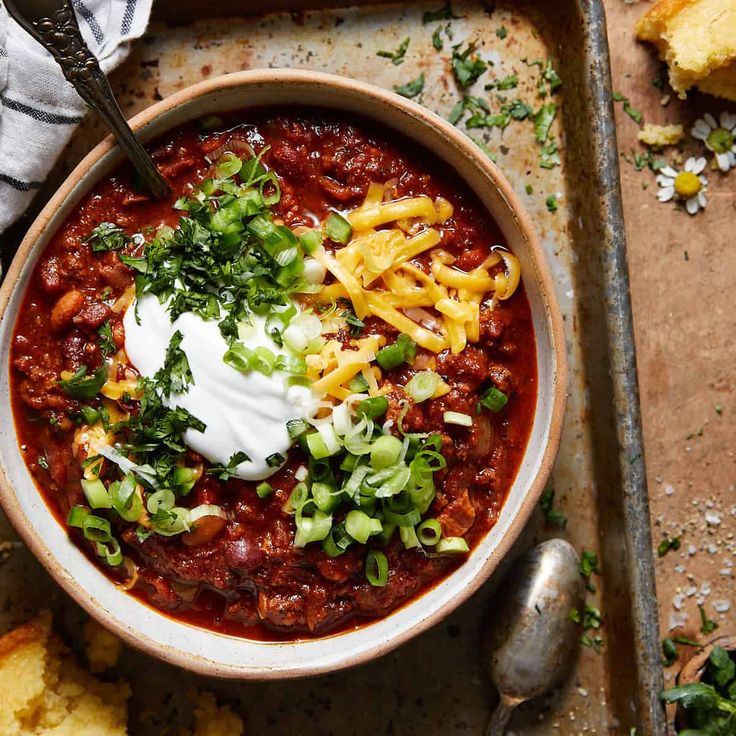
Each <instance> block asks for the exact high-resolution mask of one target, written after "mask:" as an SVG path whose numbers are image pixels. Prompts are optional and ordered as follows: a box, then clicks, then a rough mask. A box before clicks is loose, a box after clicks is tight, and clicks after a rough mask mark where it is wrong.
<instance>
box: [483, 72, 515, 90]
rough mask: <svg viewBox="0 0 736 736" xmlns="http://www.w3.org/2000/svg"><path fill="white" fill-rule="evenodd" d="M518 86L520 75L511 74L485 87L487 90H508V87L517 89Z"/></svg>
mask: <svg viewBox="0 0 736 736" xmlns="http://www.w3.org/2000/svg"><path fill="white" fill-rule="evenodd" d="M518 86H519V77H518V75H516V74H509V75H508V76H507V77H504V78H503V79H499V80H497V81H495V82H490V83H489V84H487V85H486V86H485V87H484V89H485V90H486V91H490V90H492V89H497V90H500V91H503V90H508V89H516V87H518Z"/></svg>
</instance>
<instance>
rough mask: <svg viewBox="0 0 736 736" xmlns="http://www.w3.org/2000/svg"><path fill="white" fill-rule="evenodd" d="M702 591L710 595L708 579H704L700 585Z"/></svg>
mask: <svg viewBox="0 0 736 736" xmlns="http://www.w3.org/2000/svg"><path fill="white" fill-rule="evenodd" d="M700 592H701V593H702V594H703V595H709V594H710V583H709V582H708V581H707V580H705V581H703V583H702V584H701V586H700Z"/></svg>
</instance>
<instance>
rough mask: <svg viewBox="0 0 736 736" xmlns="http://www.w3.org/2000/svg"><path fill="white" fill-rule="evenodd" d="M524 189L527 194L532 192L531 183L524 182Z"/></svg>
mask: <svg viewBox="0 0 736 736" xmlns="http://www.w3.org/2000/svg"><path fill="white" fill-rule="evenodd" d="M524 191H525V192H526V193H527V194H533V193H534V187H533V186H532V185H531V184H525V185H524Z"/></svg>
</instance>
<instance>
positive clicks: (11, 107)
mask: <svg viewBox="0 0 736 736" xmlns="http://www.w3.org/2000/svg"><path fill="white" fill-rule="evenodd" d="M72 2H73V5H74V9H75V11H76V14H77V20H78V21H79V27H80V30H81V31H82V35H83V36H84V39H85V41H86V42H87V45H88V46H89V47H90V49H91V50H92V52H93V53H94V54H95V55H96V56H97V58H98V59H99V61H100V66H101V67H102V69H103V70H104V71H105V72H109V71H110V70H111V69H112V68H114V67H115V66H117V65H118V64H119V63H120V62H121V61H122V60H123V59H124V58H125V57H126V56H127V55H128V51H129V49H130V41H131V40H132V39H135V38H138V37H139V36H141V35H142V34H143V32H144V31H145V29H146V24H147V23H148V17H149V15H150V12H151V3H152V0H72ZM85 111H86V105H85V103H84V102H83V101H82V100H81V98H80V97H79V96H78V95H77V93H76V92H75V91H74V88H73V87H72V86H71V84H69V82H67V81H66V80H65V79H64V76H63V75H62V73H61V69H60V68H59V66H58V65H57V63H56V62H55V61H54V59H53V57H52V56H51V54H49V53H48V52H47V51H45V50H44V49H43V48H42V47H41V46H40V44H38V42H37V41H35V40H34V39H33V38H31V36H29V35H28V34H27V33H26V32H25V31H24V30H23V29H22V28H21V27H20V26H19V25H18V24H17V23H16V22H15V21H14V20H13V19H12V18H10V17H8V14H7V11H6V10H5V8H4V7H3V6H2V5H0V232H2V231H3V230H5V229H6V228H7V227H8V225H10V224H11V223H12V222H13V221H14V220H16V219H17V218H18V217H19V216H20V215H21V214H22V213H23V211H24V210H25V209H26V207H27V206H28V204H29V203H30V201H31V199H32V198H33V195H34V194H35V193H36V191H37V190H38V188H39V187H40V186H41V183H42V182H43V180H44V179H45V178H46V174H47V173H48V171H49V169H51V167H52V166H53V164H54V162H55V161H56V159H57V158H58V156H59V154H60V153H61V151H62V149H63V148H64V146H65V145H66V143H67V142H68V140H69V138H70V137H71V135H72V133H73V131H74V128H75V127H76V126H77V125H78V124H79V123H80V122H81V121H82V118H83V116H84V114H85Z"/></svg>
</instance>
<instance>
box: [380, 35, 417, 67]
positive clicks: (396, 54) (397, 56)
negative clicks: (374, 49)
mask: <svg viewBox="0 0 736 736" xmlns="http://www.w3.org/2000/svg"><path fill="white" fill-rule="evenodd" d="M410 41H411V39H410V38H409V36H407V37H406V38H405V39H404V40H403V41H402V42H401V43H400V44H399V47H398V48H397V49H396V51H379V52H378V53H377V56H382V57H383V58H385V59H391V63H392V64H395V65H396V66H398V65H399V64H403V63H404V57H405V56H406V50H407V49H408V48H409V42H410Z"/></svg>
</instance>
